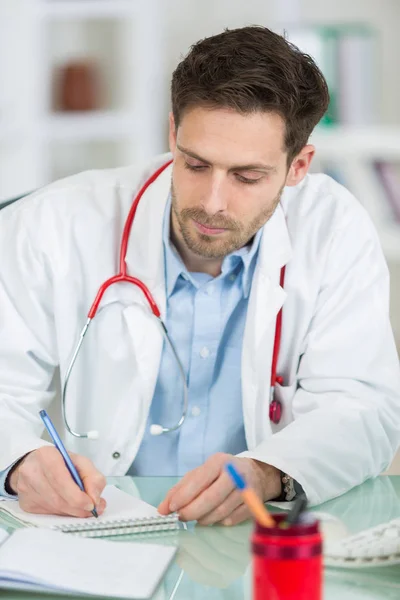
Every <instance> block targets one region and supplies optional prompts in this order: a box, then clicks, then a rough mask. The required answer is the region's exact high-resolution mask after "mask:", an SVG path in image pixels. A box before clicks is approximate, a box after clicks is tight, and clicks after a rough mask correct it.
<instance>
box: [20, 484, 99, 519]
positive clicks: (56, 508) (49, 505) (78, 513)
mask: <svg viewBox="0 0 400 600" xmlns="http://www.w3.org/2000/svg"><path fill="white" fill-rule="evenodd" d="M43 481H44V483H43ZM43 481H42V483H41V484H40V486H39V490H40V491H39V492H38V491H37V490H36V489H34V488H33V487H32V486H30V485H29V484H26V485H24V486H23V491H22V492H21V494H20V495H19V497H18V500H19V505H20V507H21V508H22V509H23V510H25V511H26V512H30V513H39V514H53V515H69V516H73V517H82V518H85V517H90V516H91V512H90V511H86V510H82V509H79V508H75V507H71V506H69V505H68V504H67V503H66V502H65V501H64V499H63V498H62V497H61V496H60V495H59V494H58V492H57V491H56V490H54V489H53V488H52V487H51V485H50V484H49V483H47V482H46V480H43Z"/></svg>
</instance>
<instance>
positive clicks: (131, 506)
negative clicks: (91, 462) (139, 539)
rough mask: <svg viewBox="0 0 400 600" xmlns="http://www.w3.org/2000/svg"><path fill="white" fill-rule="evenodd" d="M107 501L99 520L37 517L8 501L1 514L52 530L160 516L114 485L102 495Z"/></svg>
mask: <svg viewBox="0 0 400 600" xmlns="http://www.w3.org/2000/svg"><path fill="white" fill-rule="evenodd" d="M102 496H103V498H104V499H105V500H106V501H107V508H106V510H105V511H104V513H103V514H102V515H100V516H99V518H98V519H96V517H92V516H90V517H87V518H79V517H65V516H58V515H35V514H33V513H28V512H25V511H24V510H22V508H21V507H20V506H19V503H18V501H16V500H6V501H5V502H2V503H1V504H0V514H1V512H2V511H3V510H5V511H6V512H7V513H9V514H10V515H11V516H13V517H15V518H17V519H18V520H19V521H23V522H24V523H26V524H30V525H36V526H37V527H46V528H52V527H56V526H60V525H73V524H77V523H90V522H96V523H101V522H104V521H114V520H118V519H140V518H142V517H154V516H157V515H158V512H157V509H156V508H154V506H151V505H150V504H147V502H143V500H140V499H139V498H135V497H134V496H131V495H130V494H127V493H126V492H122V491H121V490H119V489H118V488H117V487H115V486H114V485H107V486H106V487H105V488H104V492H103V493H102Z"/></svg>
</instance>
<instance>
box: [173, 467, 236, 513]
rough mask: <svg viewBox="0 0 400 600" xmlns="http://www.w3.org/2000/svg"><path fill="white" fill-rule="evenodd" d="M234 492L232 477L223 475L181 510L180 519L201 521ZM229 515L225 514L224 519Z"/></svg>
mask: <svg viewBox="0 0 400 600" xmlns="http://www.w3.org/2000/svg"><path fill="white" fill-rule="evenodd" d="M232 491H234V485H233V483H232V481H231V479H230V477H229V476H228V475H227V474H226V473H221V475H220V476H219V478H218V479H217V480H216V481H215V482H214V483H213V484H212V485H211V486H210V487H209V488H207V489H206V490H204V492H202V493H201V494H200V495H199V496H197V498H195V499H194V500H193V502H191V503H190V504H189V505H188V506H185V507H184V508H182V509H180V510H179V517H180V518H181V519H182V520H183V521H192V520H194V519H197V521H199V520H200V519H201V518H203V517H205V516H206V515H207V514H209V513H211V512H213V511H214V510H217V509H218V507H219V506H220V505H221V504H223V503H224V502H225V501H226V499H227V498H228V496H229V495H230V494H231V493H232ZM236 506H237V505H236ZM236 506H235V508H236ZM228 514H229V513H227V514H224V517H226V516H228ZM220 520H221V519H220Z"/></svg>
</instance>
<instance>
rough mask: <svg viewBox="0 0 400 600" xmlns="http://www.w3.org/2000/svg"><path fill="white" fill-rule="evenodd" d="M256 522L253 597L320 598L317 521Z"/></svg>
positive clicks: (280, 518)
mask: <svg viewBox="0 0 400 600" xmlns="http://www.w3.org/2000/svg"><path fill="white" fill-rule="evenodd" d="M285 518H286V515H285V514H279V515H274V520H275V521H276V523H277V526H276V527H262V526H261V525H259V524H258V523H257V524H256V527H255V530H254V532H253V536H252V540H251V541H252V552H253V600H322V572H323V571H322V569H323V563H322V538H321V534H320V532H319V523H318V521H317V520H315V521H312V522H310V523H305V524H301V523H296V525H290V526H289V527H288V528H287V529H284V528H281V527H279V523H281V522H282V521H283V520H284V519H285Z"/></svg>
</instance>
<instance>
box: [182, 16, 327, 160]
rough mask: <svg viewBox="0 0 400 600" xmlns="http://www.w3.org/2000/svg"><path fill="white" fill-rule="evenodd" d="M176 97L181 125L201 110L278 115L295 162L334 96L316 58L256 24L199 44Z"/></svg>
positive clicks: (187, 62) (184, 70)
mask: <svg viewBox="0 0 400 600" xmlns="http://www.w3.org/2000/svg"><path fill="white" fill-rule="evenodd" d="M171 99H172V111H173V114H174V119H175V125H176V127H178V126H179V123H180V121H181V119H182V116H183V113H184V111H185V110H186V109H188V108H193V107H195V106H204V107H209V108H233V109H235V110H237V111H238V112H240V113H242V114H249V113H252V112H258V111H265V112H275V113H278V114H279V115H280V116H281V117H282V118H283V119H284V121H285V124H286V131H285V150H286V151H287V153H288V164H290V163H291V162H292V160H293V158H294V157H295V156H296V155H297V154H298V153H299V152H300V150H301V149H302V148H303V146H305V145H306V144H307V142H308V138H309V136H310V134H311V132H312V130H313V129H314V127H315V125H316V124H317V123H318V121H319V120H320V119H321V118H322V116H323V115H324V113H325V112H326V110H327V108H328V104H329V92H328V86H327V83H326V81H325V78H324V76H323V75H322V73H321V71H320V70H319V68H318V67H317V65H316V64H315V62H314V61H313V59H312V58H311V57H310V56H308V55H307V54H303V53H302V52H301V51H300V50H299V49H298V48H297V47H296V46H294V45H293V44H291V43H289V42H288V41H287V40H286V39H285V38H284V37H282V36H281V35H278V34H277V33H274V32H273V31H271V30H270V29H267V28H266V27H261V26H250V27H243V28H240V29H231V30H229V29H226V30H225V31H223V33H219V34H218V35H214V36H212V37H208V38H205V39H203V40H200V41H199V42H197V43H196V44H194V45H193V46H192V47H191V49H190V51H189V53H188V54H187V56H186V57H185V58H184V59H183V60H182V61H181V62H180V63H179V64H178V66H177V68H176V69H175V71H174V73H173V75H172V82H171Z"/></svg>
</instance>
